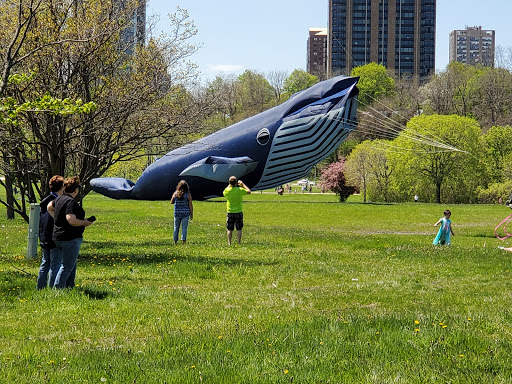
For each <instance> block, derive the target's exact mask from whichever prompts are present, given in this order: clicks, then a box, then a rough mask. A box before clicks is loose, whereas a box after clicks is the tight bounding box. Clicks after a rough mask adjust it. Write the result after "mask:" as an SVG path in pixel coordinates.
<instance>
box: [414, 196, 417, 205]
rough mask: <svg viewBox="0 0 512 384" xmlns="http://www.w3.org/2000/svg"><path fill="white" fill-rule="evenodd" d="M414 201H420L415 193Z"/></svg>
mask: <svg viewBox="0 0 512 384" xmlns="http://www.w3.org/2000/svg"><path fill="white" fill-rule="evenodd" d="M414 202H415V203H417V202H418V195H414Z"/></svg>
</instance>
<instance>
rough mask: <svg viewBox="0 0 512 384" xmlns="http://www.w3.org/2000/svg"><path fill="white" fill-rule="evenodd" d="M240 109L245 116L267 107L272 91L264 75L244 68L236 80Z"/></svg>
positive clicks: (272, 94) (270, 100)
mask: <svg viewBox="0 0 512 384" xmlns="http://www.w3.org/2000/svg"><path fill="white" fill-rule="evenodd" d="M237 93H238V100H239V103H240V110H241V111H243V113H244V115H245V117H248V116H252V115H255V114H257V113H260V112H263V111H264V110H265V109H267V108H268V107H269V104H270V103H271V102H272V100H273V97H274V91H273V88H272V86H271V85H270V84H269V82H268V81H267V79H265V77H264V76H263V75H262V74H260V73H257V72H254V71H250V70H246V71H245V72H244V73H242V74H241V75H240V76H238V81H237Z"/></svg>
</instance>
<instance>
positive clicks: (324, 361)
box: [0, 193, 512, 384]
mask: <svg viewBox="0 0 512 384" xmlns="http://www.w3.org/2000/svg"><path fill="white" fill-rule="evenodd" d="M84 208H85V210H86V212H87V214H88V215H92V214H94V215H95V216H96V217H97V218H98V221H97V222H96V223H95V224H94V225H93V226H91V227H90V228H88V229H87V230H86V233H85V236H84V237H85V242H84V244H83V246H82V252H81V255H80V259H79V265H78V272H77V284H78V286H77V287H76V289H74V290H65V291H55V290H44V291H37V290H36V288H35V286H36V275H37V271H38V265H39V260H38V259H29V260H27V259H26V258H25V253H26V242H27V225H26V224H25V223H24V222H23V221H21V220H19V219H18V220H15V221H7V220H5V209H0V324H1V325H0V371H1V374H0V382H2V383H20V384H21V383H291V382H294V383H510V382H511V381H512V344H511V342H512V333H511V332H512V326H511V320H512V307H511V304H512V297H511V296H512V286H511V267H512V262H511V259H512V253H507V252H505V251H503V250H500V249H498V246H499V245H507V242H504V243H502V242H500V241H499V240H497V239H496V238H494V235H493V229H494V226H495V225H496V224H497V223H498V222H499V221H500V220H501V219H502V218H503V217H505V216H506V215H508V214H509V210H508V208H504V207H503V206H498V205H495V206H493V205H457V206H449V207H445V206H443V205H430V204H421V203H418V204H414V203H411V204H390V205H384V204H382V205H379V204H362V203H361V202H360V201H359V197H358V196H354V197H351V198H350V199H349V202H348V203H345V204H340V203H337V201H336V197H335V196H333V195H321V194H312V195H309V194H305V195H302V194H300V193H297V194H290V195H285V196H277V195H275V194H273V193H265V194H260V193H254V194H252V195H251V196H248V198H247V201H246V203H245V214H244V219H245V223H246V227H245V228H244V238H243V245H242V246H241V247H239V246H232V247H228V246H227V241H226V234H225V227H224V220H225V213H224V212H225V202H224V200H223V199H216V200H210V201H206V202H195V203H194V211H195V219H194V222H193V223H192V224H191V225H190V227H189V241H188V244H186V245H182V244H179V245H178V246H175V245H174V243H173V241H172V228H171V226H172V207H171V206H170V204H169V203H168V202H134V201H114V200H109V199H107V198H104V197H101V196H98V195H93V194H91V195H89V196H88V197H87V198H86V199H85V201H84ZM445 208H450V209H451V210H452V222H453V228H454V231H455V234H456V235H455V236H454V237H453V238H452V245H451V246H450V247H434V246H432V245H431V243H432V239H433V238H434V236H435V233H436V231H437V228H434V227H433V223H435V222H436V221H437V220H438V219H439V218H440V217H441V216H442V211H443V210H444V209H445ZM511 243H512V241H511Z"/></svg>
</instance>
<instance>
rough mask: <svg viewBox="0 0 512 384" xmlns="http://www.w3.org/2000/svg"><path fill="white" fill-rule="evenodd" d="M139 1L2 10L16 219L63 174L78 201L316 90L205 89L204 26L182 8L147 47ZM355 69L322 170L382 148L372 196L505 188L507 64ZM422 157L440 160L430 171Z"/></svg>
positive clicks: (249, 85)
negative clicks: (345, 125)
mask: <svg viewBox="0 0 512 384" xmlns="http://www.w3.org/2000/svg"><path fill="white" fill-rule="evenodd" d="M138 6H139V1H138V0H126V1H123V2H121V3H120V2H119V1H114V0H106V1H96V0H87V1H74V0H62V1H59V2H53V1H44V0H13V1H4V2H0V27H1V28H0V175H2V177H1V178H0V185H2V186H3V187H4V189H5V191H6V197H5V198H0V204H3V205H4V206H6V207H7V215H8V217H9V218H12V217H14V214H15V212H16V213H18V214H20V215H21V216H22V217H23V218H25V219H26V220H28V215H27V209H28V203H31V202H36V201H38V200H39V199H40V198H41V197H42V196H45V195H47V194H48V180H49V179H50V178H51V177H52V175H54V174H61V175H64V176H68V175H78V176H79V177H80V179H81V180H82V182H83V184H84V185H85V188H84V190H83V192H82V195H81V197H83V196H84V195H85V194H87V193H88V192H89V188H88V181H89V180H91V179H92V178H94V177H100V176H104V175H105V176H121V177H126V178H129V179H132V180H134V181H135V180H136V179H137V177H138V176H139V175H140V173H141V172H142V171H143V169H144V168H145V167H146V166H147V165H148V164H150V163H152V162H153V161H154V160H155V157H156V156H160V155H162V154H165V153H166V152H168V151H169V150H172V149H173V148H176V147H178V146H181V145H183V144H184V143H186V142H190V141H192V140H194V139H197V138H199V137H201V136H204V135H206V134H209V133H211V132H214V131H216V130H218V129H220V128H223V127H226V126H228V125H230V124H233V123H236V122H238V121H240V120H243V119H245V118H247V117H249V116H253V115H255V114H257V113H259V112H262V111H264V110H266V109H268V108H271V107H273V106H275V105H278V104H280V103H282V102H284V101H285V100H286V99H287V98H288V97H290V95H292V94H293V93H295V92H298V91H301V90H303V89H306V88H308V87H310V86H311V85H313V84H315V83H316V82H318V78H316V77H315V76H312V75H310V74H308V73H306V72H305V71H302V70H296V71H294V72H292V73H290V74H288V73H286V72H283V71H273V72H270V73H267V74H262V73H259V72H257V71H252V70H248V71H245V72H244V73H243V74H241V75H240V76H219V77H217V78H215V79H213V80H212V81H209V82H207V83H206V84H204V83H201V82H200V81H199V73H198V72H197V70H196V66H195V65H194V63H193V55H194V53H195V52H196V51H197V49H198V47H197V46H195V45H193V44H191V43H190V38H191V37H193V36H194V35H195V34H196V33H197V30H196V28H195V26H194V23H193V21H191V20H190V18H189V15H188V14H187V12H186V11H185V10H182V9H179V8H178V10H177V12H176V13H175V14H172V15H169V24H170V26H171V32H170V33H169V34H168V35H160V36H158V37H153V36H151V35H149V38H147V39H146V40H145V41H140V40H138V39H137V26H136V24H135V20H136V14H137V10H138ZM152 24H153V22H152V20H148V23H147V30H148V31H151V28H152ZM352 74H353V75H356V76H360V78H361V79H360V82H359V88H360V90H361V93H360V107H359V111H358V125H357V126H358V128H357V129H356V131H355V132H354V133H353V135H352V136H351V138H350V139H349V140H348V141H347V143H344V144H343V145H342V146H341V147H340V149H339V150H338V151H336V152H335V153H334V154H333V155H332V156H331V157H330V158H329V159H327V160H326V162H324V163H322V164H320V165H319V167H325V166H327V164H328V163H329V162H335V161H340V160H341V159H345V158H346V161H347V167H348V168H350V167H349V164H350V162H351V159H354V158H356V155H357V156H362V154H361V153H362V152H364V151H370V150H372V151H373V150H375V149H376V148H377V147H381V149H379V152H378V156H377V155H376V154H372V155H371V156H377V159H378V160H375V159H373V158H372V160H369V162H368V163H367V164H368V166H367V167H366V168H365V169H371V167H377V165H378V164H380V166H381V167H383V168H379V169H377V168H376V169H373V170H372V173H368V174H364V175H363V174H361V173H359V175H358V174H357V172H356V171H353V173H354V175H352V176H353V177H352V176H350V177H347V180H349V179H350V180H351V182H352V183H353V184H354V185H356V186H357V187H358V188H360V189H363V190H365V191H366V192H367V195H368V198H369V199H372V200H382V201H403V200H409V199H410V195H411V194H415V193H417V194H418V195H420V196H421V197H422V200H423V201H454V202H455V201H456V202H476V201H492V200H493V199H495V197H496V196H497V195H498V192H496V191H500V192H499V194H500V196H501V195H503V196H504V195H505V194H506V193H505V192H503V191H505V190H507V188H508V187H506V186H505V184H504V183H505V182H506V181H507V180H509V173H508V172H509V171H508V170H509V169H510V167H509V165H510V163H511V162H512V160H511V158H510V156H509V155H510V152H511V147H512V144H510V140H511V138H512V135H510V132H509V129H510V128H509V124H510V119H511V103H512V98H511V97H510V96H511V93H512V75H511V73H510V71H509V70H508V69H504V68H477V67H470V66H464V65H461V64H452V65H450V66H448V67H447V69H446V70H445V71H444V72H442V73H440V74H438V75H435V76H433V77H432V79H430V81H428V82H427V83H425V84H420V83H419V82H418V81H416V80H415V79H394V78H393V77H392V76H390V75H388V74H387V73H386V70H385V69H384V68H383V67H381V66H378V65H377V64H368V65H366V66H363V67H358V68H355V69H354V71H353V73H352ZM436 116H437V117H436ZM429 119H430V120H429ZM436 119H437V120H436ZM434 120H435V121H434ZM406 127H407V128H406ZM493 127H494V128H493ZM426 129H428V130H429V131H430V132H431V133H432V134H433V136H434V137H436V140H439V141H440V142H445V143H446V144H447V145H450V146H453V147H455V148H457V149H459V150H460V151H444V152H443V151H440V150H439V149H438V148H437V149H435V150H432V149H431V147H428V146H427V147H426V148H420V146H421V145H425V142H424V141H423V142H422V141H417V142H410V141H407V140H406V136H405V134H406V133H407V132H408V131H416V132H420V131H422V130H426ZM376 139H379V140H380V141H379V142H376V141H375V140H376ZM379 143H380V144H379ZM357 145H359V146H358V147H356V146H357ZM399 145H400V146H401V147H403V148H401V149H398V147H399ZM393 146H394V148H393ZM417 146H418V147H417ZM384 147H388V149H387V150H383V149H382V148H384ZM422 151H423V152H422ZM402 152H403V153H402ZM358 153H359V154H358ZM397 153H398V154H399V155H396V154H397ZM418 154H421V155H418ZM365 156H366V155H365ZM415 156H419V157H415ZM367 157H368V158H370V157H369V155H368V156H367ZM405 159H409V160H408V162H407V163H404V161H405ZM419 160H422V161H419ZM427 160H428V164H431V165H432V164H437V165H436V166H435V167H434V166H432V167H434V168H435V169H436V171H435V172H434V171H433V168H432V167H430V168H429V167H427V165H426V163H425V162H427ZM356 163H357V162H356ZM359 164H362V163H361V162H359ZM365 164H366V163H365ZM348 168H347V169H348ZM383 169H384V171H383ZM438 169H442V172H441V171H439V170H438ZM347 175H348V174H347ZM377 175H378V176H377ZM358 180H359V181H358ZM507 193H508V190H507ZM504 197H505V196H504Z"/></svg>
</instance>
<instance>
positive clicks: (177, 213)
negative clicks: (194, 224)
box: [174, 193, 190, 217]
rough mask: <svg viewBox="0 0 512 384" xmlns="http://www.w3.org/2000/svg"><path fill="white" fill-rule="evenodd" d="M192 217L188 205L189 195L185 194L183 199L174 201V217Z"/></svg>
mask: <svg viewBox="0 0 512 384" xmlns="http://www.w3.org/2000/svg"><path fill="white" fill-rule="evenodd" d="M187 216H190V207H189V205H188V193H184V194H183V198H182V199H178V198H177V197H176V198H175V199H174V217H187Z"/></svg>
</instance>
